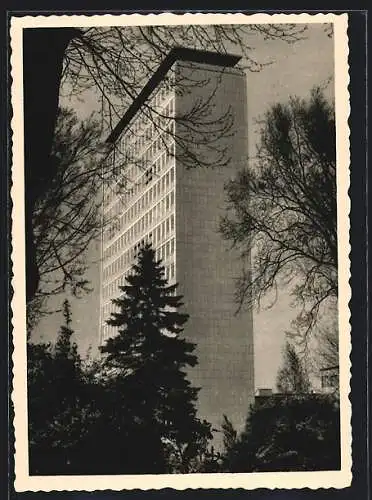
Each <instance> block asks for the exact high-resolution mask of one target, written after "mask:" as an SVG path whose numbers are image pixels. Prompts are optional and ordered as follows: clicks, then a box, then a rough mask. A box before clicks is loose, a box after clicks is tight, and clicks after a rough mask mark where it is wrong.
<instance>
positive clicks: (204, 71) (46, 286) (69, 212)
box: [10, 13, 352, 491]
mask: <svg viewBox="0 0 372 500" xmlns="http://www.w3.org/2000/svg"><path fill="white" fill-rule="evenodd" d="M347 26H348V16H347V14H318V15H311V14H273V15H266V14H254V15H245V14H240V15H234V14H231V15H230V14H184V15H174V14H169V13H159V14H150V15H140V14H133V15H118V16H115V15H111V16H110V15H102V16H100V15H95V16H84V15H71V16H63V15H54V16H43V15H37V16H30V15H27V16H26V15H25V16H22V15H19V16H13V17H12V18H11V20H10V43H11V47H12V55H11V59H10V62H11V75H12V88H11V100H12V107H13V118H12V123H11V126H12V133H13V139H12V140H13V144H12V151H13V164H12V172H11V174H12V189H11V197H12V204H13V208H12V219H13V227H12V246H13V249H12V256H11V258H12V263H13V281H12V286H13V290H14V296H13V300H12V313H13V343H14V352H13V377H14V382H13V394H12V400H13V404H14V422H13V425H14V432H15V443H16V446H15V488H16V491H51V490H87V491H93V490H100V489H113V490H124V489H133V488H140V489H161V488H165V487H170V488H175V489H185V488H245V489H255V488H262V487H270V488H272V487H281V488H295V487H296V488H298V487H308V488H319V487H333V488H340V487H345V486H348V485H350V482H351V477H352V475H351V466H352V464H351V422H350V421H351V405H350V401H349V392H350V349H351V343H350V322H349V320H350V310H349V307H348V302H349V300H350V298H351V289H350V285H349V279H350V262H349V252H350V245H349V237H348V234H349V229H350V228H349V211H350V199H349V196H348V189H349V184H350V182H349V177H350V172H349V167H350V152H349V130H348V116H349V112H350V109H349V96H348V83H349V78H348V65H347V56H348V40H347Z"/></svg>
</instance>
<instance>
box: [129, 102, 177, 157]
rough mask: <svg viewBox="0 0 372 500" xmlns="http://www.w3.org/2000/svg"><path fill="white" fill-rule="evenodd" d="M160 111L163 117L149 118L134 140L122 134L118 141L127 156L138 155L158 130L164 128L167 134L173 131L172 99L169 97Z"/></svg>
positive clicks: (160, 130)
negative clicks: (144, 127) (148, 121)
mask: <svg viewBox="0 0 372 500" xmlns="http://www.w3.org/2000/svg"><path fill="white" fill-rule="evenodd" d="M160 113H161V115H163V117H161V116H157V117H156V118H154V119H153V120H151V122H150V123H149V124H148V125H147V127H146V129H145V130H143V131H142V133H141V135H139V137H137V139H136V140H135V141H134V142H133V141H130V140H129V138H128V136H127V135H126V134H124V135H123V138H122V140H121V141H120V150H121V151H122V152H124V153H125V154H127V155H128V156H129V157H131V156H132V157H134V158H137V157H138V155H141V153H142V151H143V149H144V148H145V147H147V146H148V144H149V141H151V139H152V138H153V137H155V136H156V135H157V134H158V133H159V132H163V131H164V130H165V129H166V130H167V134H169V133H172V132H173V133H174V121H173V120H172V118H173V116H174V99H171V100H170V101H169V102H168V103H167V105H166V106H165V107H164V109H162V110H161V111H160ZM161 118H163V119H161ZM170 120H171V121H170ZM167 122H168V123H167ZM161 136H162V134H161V135H160V137H161ZM162 142H164V138H162Z"/></svg>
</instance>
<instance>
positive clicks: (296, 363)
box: [276, 342, 311, 394]
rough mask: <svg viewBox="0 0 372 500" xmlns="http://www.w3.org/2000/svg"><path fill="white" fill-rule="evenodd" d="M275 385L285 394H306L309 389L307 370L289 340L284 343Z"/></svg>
mask: <svg viewBox="0 0 372 500" xmlns="http://www.w3.org/2000/svg"><path fill="white" fill-rule="evenodd" d="M276 386H277V389H278V391H279V392H282V393H285V394H292V393H297V394H307V393H309V392H310V390H311V384H310V380H309V376H308V374H307V370H306V368H305V367H304V366H303V363H302V362H301V359H300V358H299V356H298V354H297V352H296V349H295V347H294V346H293V345H291V344H290V343H289V342H287V343H286V344H285V348H284V355H283V366H282V367H281V368H280V369H279V371H278V374H277V378H276Z"/></svg>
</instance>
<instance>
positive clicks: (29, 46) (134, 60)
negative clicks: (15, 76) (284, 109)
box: [23, 24, 306, 300]
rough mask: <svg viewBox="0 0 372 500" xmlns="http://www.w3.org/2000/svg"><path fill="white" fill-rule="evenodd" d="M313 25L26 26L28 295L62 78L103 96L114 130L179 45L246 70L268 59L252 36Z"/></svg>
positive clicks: (290, 33) (297, 32) (289, 36)
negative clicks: (232, 56) (257, 54)
mask: <svg viewBox="0 0 372 500" xmlns="http://www.w3.org/2000/svg"><path fill="white" fill-rule="evenodd" d="M305 29H306V27H304V26H299V25H292V24H287V25H243V26H240V25H231V26H230V25H223V26H222V25H221V26H173V27H169V26H143V27H123V28H120V27H111V28H99V27H97V28H96V27H92V28H81V29H75V28H41V29H35V28H26V29H24V30H23V61H24V120H25V181H26V254H27V255H26V257H27V259H26V265H27V299H28V300H30V299H32V298H33V297H34V295H35V293H36V292H37V289H38V286H39V279H40V276H39V274H40V270H39V269H38V266H37V258H36V248H35V243H34V230H33V224H32V222H33V214H34V207H35V204H36V203H38V201H39V200H40V199H44V198H45V193H46V192H47V191H48V189H49V187H50V183H51V182H52V181H53V178H54V176H55V175H56V173H57V172H56V166H55V165H54V163H53V161H52V159H51V158H50V154H51V148H52V139H53V133H54V128H55V124H56V120H57V110H58V98H59V94H60V90H61V83H66V88H68V89H69V91H68V92H69V94H70V95H81V94H82V93H83V92H84V91H86V90H92V91H93V92H94V93H96V95H97V98H98V99H99V100H100V102H101V114H102V117H103V118H104V121H105V123H106V128H107V129H108V130H112V128H113V127H114V126H115V125H116V123H117V121H118V120H119V119H120V118H121V117H122V115H123V112H124V111H125V109H126V108H127V107H128V104H129V103H130V102H132V101H133V99H135V97H136V96H137V95H138V93H139V91H140V89H141V88H142V86H143V85H144V83H145V82H146V80H147V79H148V78H149V76H150V75H151V74H152V72H153V71H154V69H156V67H157V66H158V65H159V63H160V62H161V61H162V60H163V59H164V57H165V56H166V54H167V53H168V52H169V50H170V49H171V48H172V47H174V46H177V45H181V46H185V47H193V48H203V49H207V50H213V51H217V52H221V53H225V52H227V51H231V50H238V51H239V52H240V53H242V54H243V56H244V65H245V67H247V68H248V69H250V70H252V71H257V70H259V69H260V68H261V67H262V64H260V63H259V62H258V61H256V60H255V59H254V57H253V55H252V48H253V47H252V46H250V45H249V44H248V43H247V40H251V38H250V36H251V35H252V34H253V35H258V36H262V37H264V38H266V39H281V40H284V41H287V42H294V41H296V40H297V39H299V38H301V37H302V34H303V33H304V31H305ZM247 37H248V38H247ZM36 124H37V126H36Z"/></svg>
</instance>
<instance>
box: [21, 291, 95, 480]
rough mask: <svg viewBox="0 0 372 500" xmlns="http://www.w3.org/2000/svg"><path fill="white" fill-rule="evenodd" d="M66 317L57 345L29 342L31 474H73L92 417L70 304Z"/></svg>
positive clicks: (64, 307) (65, 302)
mask: <svg viewBox="0 0 372 500" xmlns="http://www.w3.org/2000/svg"><path fill="white" fill-rule="evenodd" d="M63 316H64V319H65V324H64V325H62V326H61V329H60V331H59V334H58V337H57V340H56V343H55V345H52V344H32V343H29V344H28V419H29V452H30V455H29V456H30V474H41V475H43V474H58V473H61V474H63V473H65V474H66V473H69V472H73V469H72V461H73V459H72V457H73V454H74V452H75V448H76V445H77V443H78V442H79V441H80V440H81V439H82V436H84V432H85V429H86V425H87V421H88V420H89V418H90V408H89V403H90V400H89V398H88V397H85V396H84V391H83V390H82V387H83V375H82V366H81V359H80V356H79V355H78V353H77V345H76V344H75V343H73V342H72V341H71V337H72V335H73V330H72V329H71V314H70V306H69V303H68V301H67V300H65V301H64V303H63Z"/></svg>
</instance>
